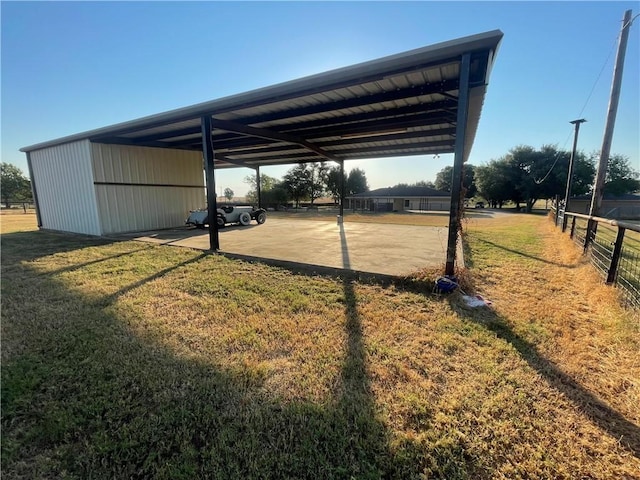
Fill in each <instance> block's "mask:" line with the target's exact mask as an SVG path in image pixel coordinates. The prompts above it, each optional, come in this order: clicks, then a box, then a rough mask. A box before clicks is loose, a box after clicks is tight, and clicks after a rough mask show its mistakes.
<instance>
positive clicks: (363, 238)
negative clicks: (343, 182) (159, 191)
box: [120, 217, 462, 275]
mask: <svg viewBox="0 0 640 480" xmlns="http://www.w3.org/2000/svg"><path fill="white" fill-rule="evenodd" d="M122 237H125V238H128V239H133V240H138V241H145V242H151V243H160V244H166V245H175V246H181V247H189V248H196V249H201V250H207V249H208V248H209V236H208V233H207V232H206V231H204V230H198V229H193V228H177V229H171V230H161V231H155V232H143V233H134V234H126V235H123V236H120V238H122ZM446 245H447V228H443V227H424V226H415V225H390V224H374V223H356V222H346V223H343V224H342V225H338V224H337V222H336V221H333V222H327V221H319V220H301V219H293V220H292V219H282V218H273V217H272V218H269V219H268V220H267V222H266V223H265V224H263V225H256V224H252V225H250V226H247V227H242V226H229V227H226V228H224V229H222V230H221V231H220V250H221V251H222V252H224V253H230V254H235V255H241V256H249V257H258V258H266V259H273V260H280V261H289V262H297V263H303V264H310V265H319V266H323V267H331V268H338V269H347V270H355V271H359V272H366V273H374V274H384V275H406V274H409V273H411V272H414V271H416V270H419V269H422V268H426V267H434V266H444V263H445V258H446ZM458 258H460V259H461V258H462V252H461V249H460V248H459V249H458Z"/></svg>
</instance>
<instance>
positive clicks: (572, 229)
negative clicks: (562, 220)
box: [569, 217, 576, 238]
mask: <svg viewBox="0 0 640 480" xmlns="http://www.w3.org/2000/svg"><path fill="white" fill-rule="evenodd" d="M575 233H576V217H573V220H571V233H570V234H569V238H573V236H574V235H575Z"/></svg>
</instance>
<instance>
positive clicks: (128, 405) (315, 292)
mask: <svg viewBox="0 0 640 480" xmlns="http://www.w3.org/2000/svg"><path fill="white" fill-rule="evenodd" d="M14 218H15V219H14ZM1 220H2V232H3V234H2V238H1V241H2V475H3V477H4V478H8V479H12V478H16V479H17V478H77V479H86V478H158V479H162V478H167V479H179V478H221V479H229V478H243V479H245V478H323V479H324V478H357V479H361V478H363V479H366V478H371V479H373V478H399V479H407V478H446V479H463V478H470V479H476V478H480V479H482V478H637V477H638V472H640V460H639V458H638V457H639V456H640V430H639V429H638V425H640V412H639V411H638V408H637V405H638V404H639V403H638V400H639V398H640V391H639V385H640V378H639V374H638V370H637V360H635V359H637V358H639V357H638V356H639V355H640V347H639V345H640V334H639V328H640V327H639V325H638V322H637V320H636V317H635V313H634V312H630V311H625V310H622V309H621V308H619V307H618V306H617V303H616V297H615V291H613V290H611V289H610V288H607V287H604V286H602V285H601V284H600V283H599V281H598V279H597V276H596V275H595V273H594V272H592V270H591V267H590V265H588V264H587V263H585V262H584V261H583V260H582V259H580V258H579V257H578V256H576V255H575V254H574V253H572V252H573V250H574V249H573V245H571V242H570V241H569V240H568V239H565V238H564V237H563V236H561V235H560V234H559V233H558V231H557V230H555V229H554V228H553V226H552V225H549V222H548V220H547V219H546V218H544V217H541V216H527V215H519V214H514V215H511V216H508V217H505V218H502V219H500V220H495V221H492V220H485V219H483V220H477V221H472V222H469V223H468V224H467V227H466V228H467V239H468V248H467V250H468V254H469V260H470V262H471V268H470V270H469V271H468V272H464V276H465V282H466V284H468V285H469V288H474V289H476V290H477V291H478V292H480V293H482V294H483V295H485V296H486V297H488V298H489V299H491V300H492V301H493V306H492V308H491V309H479V310H473V309H469V308H466V307H465V306H464V303H463V302H462V300H461V297H460V295H459V294H454V295H452V296H449V297H441V296H438V295H434V294H431V293H430V290H431V287H430V284H426V285H420V284H419V282H417V283H418V284H416V283H410V284H406V283H403V284H401V283H399V284H397V285H378V284H375V283H362V282H357V281H355V280H353V279H349V278H335V277H322V276H309V275H303V274H300V273H296V272H292V271H289V270H286V269H281V268H275V267H270V266H266V265H262V264H258V263H256V264H250V263H246V262H242V261H236V260H230V259H227V258H224V257H221V256H215V255H207V254H204V253H202V252H199V251H194V250H189V249H182V248H176V247H169V246H154V245H147V244H143V243H136V242H108V241H102V240H99V239H95V238H88V237H82V236H74V235H63V234H55V233H49V232H39V231H34V225H33V224H31V226H29V225H27V224H26V223H25V219H24V218H23V217H21V216H18V215H15V216H3V217H2V219H1ZM565 240H566V242H565ZM565 244H566V245H565ZM559 245H563V248H558V246H559ZM403 285H408V286H405V287H403ZM584 291H588V292H590V295H589V296H585V295H578V294H577V293H576V292H578V293H582V292H584Z"/></svg>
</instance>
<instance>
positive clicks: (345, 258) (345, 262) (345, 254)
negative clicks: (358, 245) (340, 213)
mask: <svg viewBox="0 0 640 480" xmlns="http://www.w3.org/2000/svg"><path fill="white" fill-rule="evenodd" d="M340 249H341V252H342V268H346V269H350V268H351V261H350V260H349V246H348V245H347V234H346V232H345V231H344V225H343V224H342V223H340Z"/></svg>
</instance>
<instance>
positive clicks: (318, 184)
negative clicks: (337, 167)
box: [306, 162, 329, 205]
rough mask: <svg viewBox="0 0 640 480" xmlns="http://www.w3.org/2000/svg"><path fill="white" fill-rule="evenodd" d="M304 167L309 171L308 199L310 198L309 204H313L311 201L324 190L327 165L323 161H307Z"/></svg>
mask: <svg viewBox="0 0 640 480" xmlns="http://www.w3.org/2000/svg"><path fill="white" fill-rule="evenodd" d="M306 168H307V170H308V172H309V174H308V177H309V186H308V192H309V199H310V200H311V205H313V202H314V201H315V200H316V199H317V198H320V197H322V196H323V195H324V193H325V192H326V189H327V174H328V172H329V167H328V166H327V164H326V163H324V162H314V163H308V164H307V165H306Z"/></svg>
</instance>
